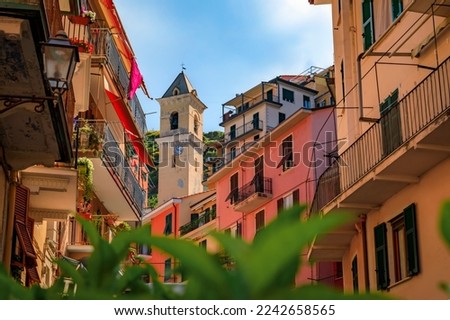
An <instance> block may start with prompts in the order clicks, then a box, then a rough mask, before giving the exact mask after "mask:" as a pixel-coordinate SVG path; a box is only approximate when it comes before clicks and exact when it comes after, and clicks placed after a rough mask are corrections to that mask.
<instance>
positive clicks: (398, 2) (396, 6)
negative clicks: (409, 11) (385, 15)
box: [392, 0, 403, 21]
mask: <svg viewBox="0 0 450 320" xmlns="http://www.w3.org/2000/svg"><path fill="white" fill-rule="evenodd" d="M402 11H403V1H402V0H392V21H394V20H395V19H397V18H398V16H399V15H400V14H401V13H402Z"/></svg>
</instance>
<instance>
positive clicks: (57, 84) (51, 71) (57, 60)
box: [42, 30, 80, 95]
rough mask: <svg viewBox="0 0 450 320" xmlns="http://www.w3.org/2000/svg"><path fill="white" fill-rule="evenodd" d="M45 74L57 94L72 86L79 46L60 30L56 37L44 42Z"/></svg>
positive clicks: (78, 58)
mask: <svg viewBox="0 0 450 320" xmlns="http://www.w3.org/2000/svg"><path fill="white" fill-rule="evenodd" d="M42 53H43V56H44V74H45V78H46V79H47V81H48V82H49V84H50V88H51V89H52V91H53V94H55V95H61V94H63V93H64V92H65V91H67V90H68V89H69V87H70V83H71V81H72V77H73V74H74V72H75V67H76V65H77V62H79V61H80V57H79V55H78V47H77V46H73V45H72V44H71V43H70V40H69V38H68V37H67V34H66V33H65V32H64V31H62V30H60V31H58V33H57V34H56V36H55V37H54V38H50V39H49V41H48V42H46V43H43V44H42Z"/></svg>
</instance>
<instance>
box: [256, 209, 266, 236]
mask: <svg viewBox="0 0 450 320" xmlns="http://www.w3.org/2000/svg"><path fill="white" fill-rule="evenodd" d="M255 225H256V228H255V229H256V232H258V231H259V230H261V229H262V228H264V211H260V212H258V213H257V214H256V216H255Z"/></svg>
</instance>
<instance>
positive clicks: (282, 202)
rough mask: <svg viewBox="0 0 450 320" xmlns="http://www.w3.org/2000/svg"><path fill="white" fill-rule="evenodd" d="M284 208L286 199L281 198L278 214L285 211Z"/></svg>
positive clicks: (278, 204) (278, 201) (278, 202)
mask: <svg viewBox="0 0 450 320" xmlns="http://www.w3.org/2000/svg"><path fill="white" fill-rule="evenodd" d="M283 208H284V199H283V198H280V199H278V200H277V212H278V214H280V213H281V211H283Z"/></svg>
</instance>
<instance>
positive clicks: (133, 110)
mask: <svg viewBox="0 0 450 320" xmlns="http://www.w3.org/2000/svg"><path fill="white" fill-rule="evenodd" d="M90 32H91V33H90V35H91V41H92V44H93V52H92V54H93V55H97V56H104V57H105V58H106V61H107V63H108V66H109V69H110V71H111V73H112V74H113V77H114V78H115V79H116V81H117V83H118V88H119V90H120V92H121V93H122V96H123V97H126V96H127V93H128V86H129V84H130V75H129V73H128V72H127V69H126V68H125V65H124V63H123V61H122V58H121V54H120V52H119V49H118V48H117V46H116V44H115V42H114V39H113V37H112V35H111V32H110V30H109V29H107V28H91V29H90ZM127 101H128V107H129V112H130V114H131V116H132V117H133V119H134V122H135V123H136V126H137V128H138V129H139V131H140V133H141V134H142V135H144V134H145V132H146V131H147V125H146V121H145V114H144V110H142V106H141V103H140V102H139V99H138V97H137V95H134V97H133V99H132V100H127Z"/></svg>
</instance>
